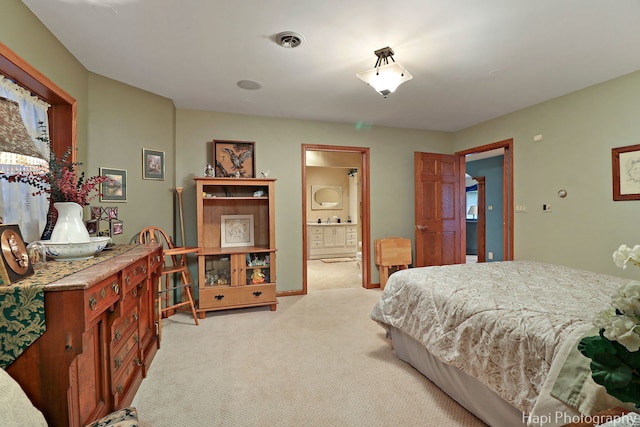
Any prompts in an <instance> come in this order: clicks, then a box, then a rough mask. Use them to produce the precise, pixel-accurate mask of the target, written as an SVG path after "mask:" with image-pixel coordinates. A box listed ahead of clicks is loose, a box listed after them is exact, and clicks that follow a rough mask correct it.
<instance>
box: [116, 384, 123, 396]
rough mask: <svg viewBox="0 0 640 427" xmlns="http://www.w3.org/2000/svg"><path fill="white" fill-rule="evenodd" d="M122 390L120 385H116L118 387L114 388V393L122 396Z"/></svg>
mask: <svg viewBox="0 0 640 427" xmlns="http://www.w3.org/2000/svg"><path fill="white" fill-rule="evenodd" d="M122 390H124V387H122V384H118V386H117V387H116V392H117V393H118V394H122Z"/></svg>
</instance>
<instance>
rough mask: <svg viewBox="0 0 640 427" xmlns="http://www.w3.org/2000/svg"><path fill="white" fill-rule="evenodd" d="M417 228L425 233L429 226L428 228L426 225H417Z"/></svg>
mask: <svg viewBox="0 0 640 427" xmlns="http://www.w3.org/2000/svg"><path fill="white" fill-rule="evenodd" d="M416 228H417V229H418V230H420V231H424V230H426V229H427V226H426V225H416Z"/></svg>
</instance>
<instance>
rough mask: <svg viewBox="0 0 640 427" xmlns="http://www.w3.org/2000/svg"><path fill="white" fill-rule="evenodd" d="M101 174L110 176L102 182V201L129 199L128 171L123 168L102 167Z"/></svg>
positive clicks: (124, 200) (123, 200)
mask: <svg viewBox="0 0 640 427" xmlns="http://www.w3.org/2000/svg"><path fill="white" fill-rule="evenodd" d="M100 175H104V176H106V177H108V178H110V179H109V180H108V181H105V182H103V183H102V184H101V188H100V201H101V202H126V201H127V171H126V170H122V169H111V168H100Z"/></svg>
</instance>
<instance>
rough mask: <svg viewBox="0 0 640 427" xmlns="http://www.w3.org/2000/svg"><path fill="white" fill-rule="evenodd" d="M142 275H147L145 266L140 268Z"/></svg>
mask: <svg viewBox="0 0 640 427" xmlns="http://www.w3.org/2000/svg"><path fill="white" fill-rule="evenodd" d="M142 273H143V274H147V266H146V265H143V266H142Z"/></svg>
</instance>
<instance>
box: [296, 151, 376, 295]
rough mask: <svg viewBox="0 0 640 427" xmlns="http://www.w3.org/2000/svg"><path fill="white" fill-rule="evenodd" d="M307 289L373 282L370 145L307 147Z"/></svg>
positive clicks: (304, 175) (304, 255)
mask: <svg viewBox="0 0 640 427" xmlns="http://www.w3.org/2000/svg"><path fill="white" fill-rule="evenodd" d="M302 201H303V209H302V216H303V217H302V224H303V232H302V236H303V248H302V249H303V250H302V261H303V267H302V272H303V293H304V294H306V293H308V292H309V291H315V290H324V289H335V288H342V287H356V286H362V287H365V288H368V287H370V249H369V247H370V216H369V149H368V148H363V147H343V146H333V145H303V146H302Z"/></svg>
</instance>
